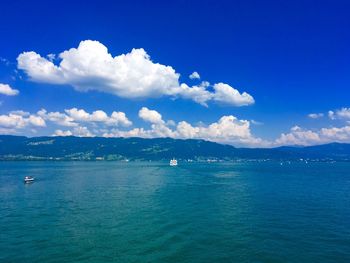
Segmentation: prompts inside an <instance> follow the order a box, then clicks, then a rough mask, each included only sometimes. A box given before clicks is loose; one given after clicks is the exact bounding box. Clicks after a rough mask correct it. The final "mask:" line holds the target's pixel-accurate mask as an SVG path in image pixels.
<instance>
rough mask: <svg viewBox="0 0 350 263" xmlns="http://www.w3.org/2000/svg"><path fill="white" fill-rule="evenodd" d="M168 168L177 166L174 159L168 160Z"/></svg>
mask: <svg viewBox="0 0 350 263" xmlns="http://www.w3.org/2000/svg"><path fill="white" fill-rule="evenodd" d="M169 164H170V166H177V160H176V159H175V158H173V159H171V160H170V163H169Z"/></svg>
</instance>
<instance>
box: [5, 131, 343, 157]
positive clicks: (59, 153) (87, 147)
mask: <svg viewBox="0 0 350 263" xmlns="http://www.w3.org/2000/svg"><path fill="white" fill-rule="evenodd" d="M172 157H175V158H178V159H192V160H207V159H213V160H215V159H220V160H225V159H226V160H232V159H275V160H284V159H288V160H292V159H301V158H302V159H323V160H326V159H333V160H350V144H343V143H331V144H324V145H318V146H308V147H300V146H299V147H292V146H290V147H286V146H284V147H278V148H269V149H265V148H253V149H252V148H235V147H233V146H230V145H223V144H218V143H214V142H208V141H204V140H179V139H170V138H158V139H143V138H103V137H90V138H88V137H83V138H82V137H74V136H69V137H34V138H28V137H24V136H11V135H0V160H52V159H53V160H164V159H170V158H172Z"/></svg>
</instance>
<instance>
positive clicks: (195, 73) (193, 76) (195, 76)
mask: <svg viewBox="0 0 350 263" xmlns="http://www.w3.org/2000/svg"><path fill="white" fill-rule="evenodd" d="M188 77H189V78H190V79H200V78H201V76H200V75H199V73H198V72H197V71H194V72H193V73H192V74H191V75H189V76H188Z"/></svg>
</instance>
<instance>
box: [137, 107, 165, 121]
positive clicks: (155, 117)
mask: <svg viewBox="0 0 350 263" xmlns="http://www.w3.org/2000/svg"><path fill="white" fill-rule="evenodd" d="M139 117H140V118H141V119H143V120H144V121H147V122H150V123H164V121H163V119H162V115H161V114H160V113H159V112H158V111H155V110H150V109H148V108H146V107H142V108H141V110H140V111H139Z"/></svg>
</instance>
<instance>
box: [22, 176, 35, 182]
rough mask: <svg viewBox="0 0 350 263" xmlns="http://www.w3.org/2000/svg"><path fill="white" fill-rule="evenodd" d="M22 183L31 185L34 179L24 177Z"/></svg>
mask: <svg viewBox="0 0 350 263" xmlns="http://www.w3.org/2000/svg"><path fill="white" fill-rule="evenodd" d="M24 182H25V183H26V184H28V183H32V182H34V177H31V176H26V177H24Z"/></svg>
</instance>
